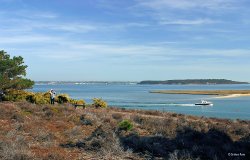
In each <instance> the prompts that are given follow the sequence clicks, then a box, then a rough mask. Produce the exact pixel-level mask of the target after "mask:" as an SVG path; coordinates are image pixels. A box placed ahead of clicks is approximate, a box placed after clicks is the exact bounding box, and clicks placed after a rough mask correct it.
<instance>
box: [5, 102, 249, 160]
mask: <svg viewBox="0 0 250 160" xmlns="http://www.w3.org/2000/svg"><path fill="white" fill-rule="evenodd" d="M124 119H128V120H130V121H131V122H132V123H133V126H134V127H133V129H132V130H131V131H121V130H119V129H118V124H119V122H121V121H122V120H124ZM248 148H250V121H243V120H234V121H233V120H227V119H216V118H204V117H196V116H186V115H181V114H176V113H166V112H159V111H138V110H124V109H118V108H107V109H102V108H100V109H95V108H86V109H84V110H83V109H74V108H73V107H72V106H68V105H55V106H51V105H34V104H30V103H26V102H20V103H13V102H4V103H0V159H6V160H7V159H8V160H12V159H20V160H21V159H22V160H26V159H27V160H28V159H38V160H40V159H55V160H56V159H72V160H74V159H115V160H116V159H171V160H174V159H175V160H181V159H230V157H228V156H227V152H233V151H234V152H241V153H245V154H246V156H249V154H250V153H249V152H250V151H249V150H247V149H248ZM236 159H237V158H236Z"/></svg>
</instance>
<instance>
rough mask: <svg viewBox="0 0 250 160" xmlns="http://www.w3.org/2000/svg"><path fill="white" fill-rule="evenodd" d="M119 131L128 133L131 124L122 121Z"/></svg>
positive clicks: (127, 121)
mask: <svg viewBox="0 0 250 160" xmlns="http://www.w3.org/2000/svg"><path fill="white" fill-rule="evenodd" d="M118 126H119V129H120V130H125V131H130V130H131V129H132V128H133V124H132V123H131V122H130V121H129V120H123V121H121V122H120V123H119V124H118Z"/></svg>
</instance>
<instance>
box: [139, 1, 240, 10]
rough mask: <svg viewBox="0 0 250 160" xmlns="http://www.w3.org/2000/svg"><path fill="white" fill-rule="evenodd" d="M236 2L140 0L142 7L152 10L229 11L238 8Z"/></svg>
mask: <svg viewBox="0 0 250 160" xmlns="http://www.w3.org/2000/svg"><path fill="white" fill-rule="evenodd" d="M238 2H239V1H235V0H139V4H140V5H141V6H145V7H150V8H152V9H166V8H174V9H191V8H194V9H229V8H234V7H236V6H237V4H238Z"/></svg>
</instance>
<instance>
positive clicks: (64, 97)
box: [56, 94, 70, 104]
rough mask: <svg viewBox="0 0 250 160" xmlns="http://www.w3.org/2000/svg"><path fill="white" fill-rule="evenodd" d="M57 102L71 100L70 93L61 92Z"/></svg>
mask: <svg viewBox="0 0 250 160" xmlns="http://www.w3.org/2000/svg"><path fill="white" fill-rule="evenodd" d="M56 102H58V103H60V104H62V103H68V102H70V98H69V95H67V94H59V95H58V96H57V97H56Z"/></svg>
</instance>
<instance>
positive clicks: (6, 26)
mask: <svg viewBox="0 0 250 160" xmlns="http://www.w3.org/2000/svg"><path fill="white" fill-rule="evenodd" d="M249 8H250V1H249V0H42V1H41V0H0V24H1V25H0V50H5V51H6V52H7V53H8V54H10V55H11V56H19V55H20V56H22V57H23V58H24V61H25V64H27V65H28V68H27V77H28V78H30V79H33V80H36V81H39V80H50V81H56V80H57V81H141V80H168V79H194V78H199V79H200V78H225V79H232V80H239V81H248V82H250V71H249V68H250V9H249Z"/></svg>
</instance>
